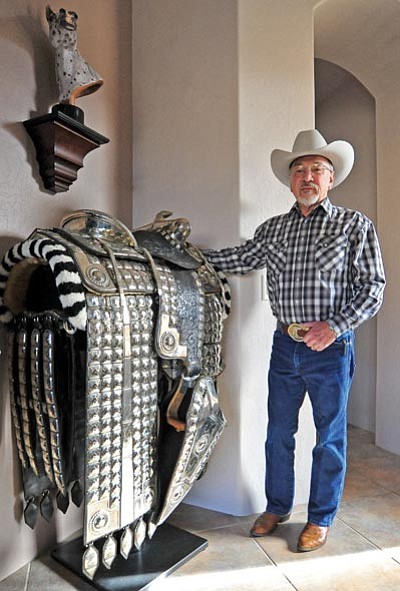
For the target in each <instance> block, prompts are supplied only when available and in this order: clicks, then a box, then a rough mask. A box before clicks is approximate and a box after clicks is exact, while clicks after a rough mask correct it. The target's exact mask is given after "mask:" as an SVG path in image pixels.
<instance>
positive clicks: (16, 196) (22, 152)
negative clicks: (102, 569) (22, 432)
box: [0, 0, 132, 580]
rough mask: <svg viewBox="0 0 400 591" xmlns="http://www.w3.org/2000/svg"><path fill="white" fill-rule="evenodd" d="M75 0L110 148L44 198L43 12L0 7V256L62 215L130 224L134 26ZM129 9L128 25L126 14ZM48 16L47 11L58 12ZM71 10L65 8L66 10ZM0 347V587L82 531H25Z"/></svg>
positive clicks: (53, 90) (49, 65) (50, 80)
mask: <svg viewBox="0 0 400 591" xmlns="http://www.w3.org/2000/svg"><path fill="white" fill-rule="evenodd" d="M90 5H91V3H90V2H85V1H84V0H76V1H75V2H74V7H73V8H74V10H76V12H77V13H78V15H79V28H80V29H79V31H80V32H79V41H78V48H79V50H80V52H81V53H82V55H84V57H85V59H86V60H87V61H88V62H89V63H90V64H91V65H92V66H93V67H94V68H95V69H96V70H98V71H99V72H100V73H101V74H102V75H103V76H104V79H105V84H104V86H103V87H102V88H101V89H100V90H99V91H98V92H97V93H95V94H93V95H91V96H88V97H85V98H82V99H81V100H80V101H79V102H78V105H79V106H80V107H81V108H82V109H83V110H84V112H85V117H86V124H87V125H88V126H89V127H91V128H93V129H95V130H96V131H98V132H99V133H101V134H103V135H105V136H107V137H109V138H110V143H109V144H107V145H104V146H101V147H100V148H99V149H97V150H95V151H93V152H91V153H90V154H88V155H87V156H86V158H85V160H84V168H82V169H81V170H80V171H79V172H78V179H77V180H76V181H75V183H74V184H73V185H72V187H71V188H70V190H69V191H68V192H67V193H61V194H57V195H52V194H50V193H48V192H46V191H44V190H43V188H42V183H41V179H40V177H39V174H38V166H37V162H36V158H35V152H34V147H33V143H32V142H31V140H30V138H29V136H28V134H27V133H26V131H25V129H24V127H23V126H22V123H21V122H22V121H24V120H25V119H29V118H30V117H33V116H37V115H43V114H45V113H47V112H48V111H49V110H50V107H51V105H53V104H55V103H56V102H58V100H57V99H58V96H57V87H56V84H55V74H54V59H53V51H52V49H51V47H50V43H49V41H48V39H47V30H48V29H47V22H46V20H45V6H46V2H45V1H41V0H27V1H24V2H19V1H16V2H1V3H0V54H1V60H0V79H1V81H2V88H1V93H0V123H1V124H0V195H1V199H0V255H1V256H2V255H3V253H4V252H5V251H6V250H7V249H8V248H9V247H10V246H12V245H13V244H14V243H15V242H17V241H19V240H21V239H25V238H26V237H27V236H28V235H29V234H30V233H31V232H32V231H33V230H34V229H35V228H36V227H45V228H48V227H51V226H54V225H57V224H58V223H59V221H60V219H61V217H62V216H63V215H65V214H66V213H67V212H69V211H71V210H74V209H78V208H82V207H87V208H94V209H101V210H104V211H108V212H110V213H113V214H115V215H117V216H118V217H119V218H120V219H122V220H123V221H125V222H126V223H128V224H129V223H130V218H131V166H132V165H131V152H132V144H131V21H130V3H129V2H121V1H119V0H98V1H96V10H93V7H92V6H90ZM124 6H125V8H126V9H127V14H128V18H126V14H124V11H123V10H122V8H123V7H124ZM56 8H57V7H56V6H53V9H56ZM66 8H68V6H66ZM0 347H1V349H2V351H3V355H1V357H0V377H1V381H0V388H1V392H0V473H1V478H0V523H1V533H0V580H1V579H3V578H4V577H6V576H7V575H8V574H9V573H11V572H13V571H14V570H16V569H17V568H19V567H20V566H22V565H23V564H25V563H26V562H28V561H29V560H30V559H32V558H33V557H34V556H36V555H37V554H38V553H39V552H43V551H44V550H45V549H47V548H50V547H52V546H54V545H55V543H56V541H57V540H61V539H62V538H64V537H65V536H67V535H69V534H70V533H71V532H74V531H76V530H77V529H79V528H81V526H82V516H81V512H80V511H79V510H77V509H76V508H74V507H73V506H72V507H71V508H70V509H69V510H68V513H67V515H66V516H65V517H64V516H62V514H61V513H60V512H59V511H58V512H57V515H56V518H55V520H53V521H52V523H51V524H46V523H45V522H44V520H43V519H42V518H39V522H38V525H37V527H36V529H35V530H34V531H31V530H30V529H29V528H28V527H27V526H26V525H25V523H24V522H23V518H22V514H21V510H22V499H21V484H20V480H19V468H18V462H17V459H16V456H15V453H14V445H13V436H12V433H11V427H10V409H9V396H8V384H7V362H6V355H5V354H4V353H5V332H4V330H3V329H1V333H0Z"/></svg>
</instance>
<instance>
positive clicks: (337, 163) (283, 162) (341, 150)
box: [271, 140, 354, 187]
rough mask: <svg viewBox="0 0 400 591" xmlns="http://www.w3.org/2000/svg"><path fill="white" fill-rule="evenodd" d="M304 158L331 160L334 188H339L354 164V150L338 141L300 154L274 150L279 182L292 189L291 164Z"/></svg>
mask: <svg viewBox="0 0 400 591" xmlns="http://www.w3.org/2000/svg"><path fill="white" fill-rule="evenodd" d="M302 156H323V157H324V158H327V159H328V160H330V161H331V162H332V164H333V168H334V169H335V179H334V182H333V187H337V186H338V185H340V183H342V182H343V181H344V180H345V178H346V177H347V176H348V175H349V174H350V172H351V169H352V168H353V164H354V149H353V146H352V145H351V144H349V143H348V142H346V141H344V140H336V141H334V142H332V143H331V144H327V145H326V146H324V147H321V148H310V149H308V150H301V151H299V152H287V151H285V150H273V152H272V153H271V167H272V170H273V172H274V174H275V176H276V178H277V179H278V180H280V181H281V183H283V184H284V185H286V186H287V187H290V177H289V168H290V165H291V163H292V162H293V161H294V160H297V158H300V157H302Z"/></svg>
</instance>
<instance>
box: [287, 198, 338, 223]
mask: <svg viewBox="0 0 400 591" xmlns="http://www.w3.org/2000/svg"><path fill="white" fill-rule="evenodd" d="M319 209H322V210H324V212H325V213H326V214H327V216H328V217H330V218H331V217H332V214H333V205H332V203H331V201H330V199H329V197H325V199H323V200H322V201H321V203H319V205H318V207H316V208H315V210H314V211H317V210H319ZM294 213H297V214H298V215H301V213H300V209H299V206H298V204H297V202H296V203H294V204H293V206H292V208H291V209H290V211H289V214H290V215H293V214H294Z"/></svg>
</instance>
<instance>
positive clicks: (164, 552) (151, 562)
mask: <svg viewBox="0 0 400 591" xmlns="http://www.w3.org/2000/svg"><path fill="white" fill-rule="evenodd" d="M207 546H208V541H207V540H206V539H204V538H200V537H199V536H196V535H194V534H191V533H189V532H187V531H184V530H182V529H179V528H177V527H174V526H172V525H169V524H167V523H165V524H163V525H161V526H160V527H159V528H158V529H157V530H156V533H155V534H154V536H153V538H152V540H146V541H145V543H144V544H143V546H142V549H141V550H140V552H135V551H132V552H131V554H130V555H129V558H128V560H125V559H124V558H122V556H119V555H118V556H117V557H116V559H115V560H114V562H113V565H112V567H111V569H110V570H107V569H106V568H105V567H104V566H103V565H102V564H101V565H100V567H99V569H98V571H97V572H96V575H95V577H94V579H93V581H89V579H87V578H86V577H85V576H84V575H83V574H82V555H83V552H84V547H83V538H82V537H80V538H76V539H75V540H72V541H71V542H66V543H64V544H60V545H59V546H57V548H55V549H54V550H53V552H52V553H51V555H52V557H53V558H54V559H55V560H57V561H58V562H60V563H61V564H62V565H63V566H65V567H67V568H68V569H70V570H71V571H72V572H74V573H75V574H77V575H79V576H80V577H82V578H83V579H84V580H85V581H86V582H89V583H91V584H92V585H93V586H94V587H96V588H97V589H100V590H101V591H144V590H145V589H149V588H150V586H151V584H152V583H153V582H154V581H155V580H156V579H158V578H159V577H165V576H167V575H170V574H171V573H173V572H174V571H175V570H176V569H178V568H179V567H180V566H182V565H183V564H185V563H186V562H187V561H188V560H190V559H191V558H193V557H194V556H196V554H198V553H199V552H201V551H202V550H205V548H207ZM99 549H100V547H99ZM100 555H101V553H100Z"/></svg>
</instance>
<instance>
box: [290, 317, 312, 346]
mask: <svg viewBox="0 0 400 591" xmlns="http://www.w3.org/2000/svg"><path fill="white" fill-rule="evenodd" d="M308 330H309V328H308V327H307V326H302V325H301V324H297V322H293V324H289V326H288V335H289V336H290V337H291V338H292V339H293V340H294V341H297V342H298V343H302V342H303V340H304V335H303V336H302V335H301V334H299V333H300V331H301V332H307V331H308Z"/></svg>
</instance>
